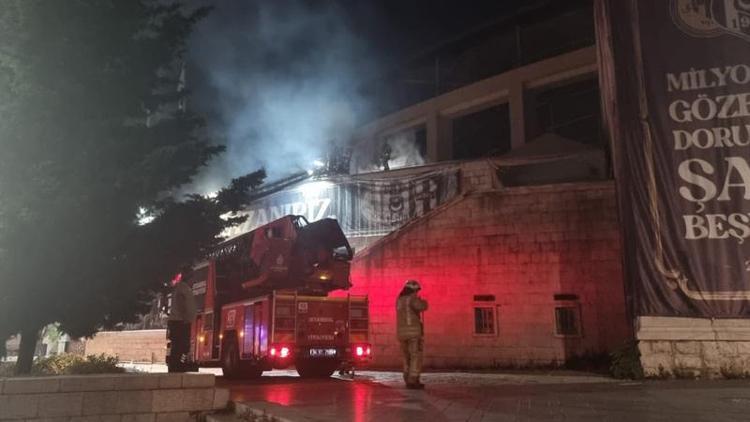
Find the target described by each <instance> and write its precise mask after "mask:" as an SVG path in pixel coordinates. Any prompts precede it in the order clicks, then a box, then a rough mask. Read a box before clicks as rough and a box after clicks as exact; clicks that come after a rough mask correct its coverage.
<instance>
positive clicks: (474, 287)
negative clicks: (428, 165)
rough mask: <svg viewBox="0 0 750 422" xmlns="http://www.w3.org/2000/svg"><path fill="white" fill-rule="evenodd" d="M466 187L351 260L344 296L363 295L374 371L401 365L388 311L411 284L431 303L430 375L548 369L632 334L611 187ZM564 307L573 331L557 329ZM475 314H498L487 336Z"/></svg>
mask: <svg viewBox="0 0 750 422" xmlns="http://www.w3.org/2000/svg"><path fill="white" fill-rule="evenodd" d="M474 177H479V176H478V175H477V176H474ZM474 182H476V183H477V188H478V189H477V190H478V191H477V192H473V193H472V192H468V193H465V194H463V195H462V196H461V197H460V198H458V199H456V200H454V201H452V202H450V203H448V204H446V205H443V206H441V207H439V208H438V209H437V210H435V211H433V212H431V213H430V214H428V215H426V216H425V217H423V218H420V219H418V220H415V221H413V222H411V223H409V224H407V225H406V226H405V227H403V228H402V229H400V230H398V231H396V232H394V233H391V234H389V235H388V236H386V237H384V238H383V239H381V240H380V241H378V242H376V243H375V244H373V245H371V246H370V247H369V248H367V249H365V250H363V251H361V252H360V253H358V255H357V257H355V260H354V262H353V267H352V283H353V284H354V287H353V289H351V291H350V293H353V294H368V295H369V296H370V303H371V305H370V310H371V317H370V319H371V341H372V343H373V344H374V357H375V366H392V367H395V366H398V365H399V362H400V351H399V349H398V345H397V343H396V341H395V306H394V303H395V299H396V296H397V295H398V293H399V291H400V289H401V288H402V286H403V283H404V281H405V280H406V279H409V278H415V279H417V280H419V281H420V282H421V283H422V286H423V292H422V294H423V296H424V297H425V298H426V299H427V300H428V301H429V302H430V309H429V310H428V311H427V312H426V313H425V327H426V328H425V331H426V338H425V358H426V362H425V363H426V364H427V365H428V366H431V367H490V366H513V365H518V366H528V365H547V364H550V363H561V362H562V361H564V360H565V359H566V358H568V357H571V356H574V355H581V354H585V353H598V352H605V351H609V350H612V349H614V348H616V347H619V346H620V345H621V344H622V343H623V342H624V341H625V340H626V339H627V338H628V336H629V326H628V324H627V321H626V317H625V305H624V294H623V290H624V288H623V282H622V275H621V264H620V240H619V229H618V224H617V214H616V210H615V196H614V187H613V185H612V184H611V183H610V182H600V183H575V184H560V185H550V186H539V187H521V188H506V189H499V190H483V189H482V188H484V189H486V188H487V187H489V186H488V185H486V184H484V183H482V181H480V180H478V179H477V180H476V181H472V182H471V183H474ZM486 182H489V179H488V180H487V181H486ZM560 295H562V296H560ZM476 296H482V297H480V299H485V300H486V299H488V298H491V299H492V300H491V301H490V302H486V301H482V302H477V301H476V300H475V299H477V298H476ZM563 305H564V306H569V307H572V308H574V309H578V310H579V311H578V312H579V317H580V326H581V332H580V335H575V336H561V335H558V333H557V332H556V321H555V318H556V317H555V308H556V307H557V306H563ZM475 306H482V307H491V308H493V309H495V311H496V318H495V323H496V326H497V330H496V332H495V333H494V334H491V335H487V334H484V335H477V334H475V333H474V328H475V314H474V312H475V311H474V308H475Z"/></svg>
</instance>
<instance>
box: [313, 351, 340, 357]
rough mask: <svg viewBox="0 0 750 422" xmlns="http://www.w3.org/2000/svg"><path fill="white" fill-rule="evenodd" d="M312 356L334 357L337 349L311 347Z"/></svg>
mask: <svg viewBox="0 0 750 422" xmlns="http://www.w3.org/2000/svg"><path fill="white" fill-rule="evenodd" d="M310 356H312V357H316V358H318V357H334V356H336V349H310Z"/></svg>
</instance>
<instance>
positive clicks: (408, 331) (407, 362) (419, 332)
mask: <svg viewBox="0 0 750 422" xmlns="http://www.w3.org/2000/svg"><path fill="white" fill-rule="evenodd" d="M421 289H422V287H421V286H420V285H419V282H417V281H416V280H407V281H406V284H404V288H403V289H402V290H401V293H400V294H399V295H398V299H397V300H396V313H397V318H396V320H397V326H396V332H397V335H398V341H399V343H400V345H401V353H402V354H403V357H404V382H405V383H406V388H410V389H422V388H424V384H422V383H421V382H419V376H420V374H421V372H422V350H423V348H424V327H423V324H422V312H424V311H426V310H427V301H425V300H424V299H422V298H421V297H419V296H418V295H417V292H419V291H420V290H421Z"/></svg>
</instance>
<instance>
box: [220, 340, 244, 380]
mask: <svg viewBox="0 0 750 422" xmlns="http://www.w3.org/2000/svg"><path fill="white" fill-rule="evenodd" d="M221 370H222V371H223V372H224V377H226V378H229V379H236V378H239V377H240V376H241V373H240V372H241V371H240V354H239V351H238V349H237V342H236V341H234V340H231V339H230V340H227V342H226V344H225V347H224V353H223V354H222V357H221Z"/></svg>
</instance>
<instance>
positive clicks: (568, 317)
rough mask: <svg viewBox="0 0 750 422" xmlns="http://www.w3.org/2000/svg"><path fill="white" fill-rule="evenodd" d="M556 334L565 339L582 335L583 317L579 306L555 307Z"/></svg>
mask: <svg viewBox="0 0 750 422" xmlns="http://www.w3.org/2000/svg"><path fill="white" fill-rule="evenodd" d="M555 334H556V335H558V336H565V337H577V336H580V335H581V315H580V310H579V308H578V306H576V305H565V306H557V307H555Z"/></svg>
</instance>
